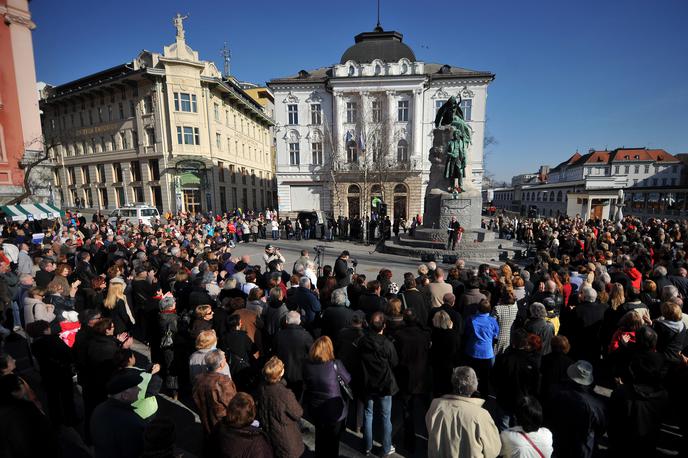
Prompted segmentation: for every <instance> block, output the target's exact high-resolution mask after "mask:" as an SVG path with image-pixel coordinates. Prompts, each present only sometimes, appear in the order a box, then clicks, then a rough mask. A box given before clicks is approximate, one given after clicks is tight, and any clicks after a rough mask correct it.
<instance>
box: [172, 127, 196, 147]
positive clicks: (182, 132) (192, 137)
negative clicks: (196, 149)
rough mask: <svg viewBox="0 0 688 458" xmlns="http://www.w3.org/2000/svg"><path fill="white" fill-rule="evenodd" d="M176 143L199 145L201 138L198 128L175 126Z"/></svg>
mask: <svg viewBox="0 0 688 458" xmlns="http://www.w3.org/2000/svg"><path fill="white" fill-rule="evenodd" d="M177 143H179V144H180V145H181V144H182V143H183V144H185V145H200V144H201V136H200V133H199V130H198V127H188V126H177Z"/></svg>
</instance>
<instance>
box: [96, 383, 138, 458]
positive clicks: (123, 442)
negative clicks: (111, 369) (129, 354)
mask: <svg viewBox="0 0 688 458" xmlns="http://www.w3.org/2000/svg"><path fill="white" fill-rule="evenodd" d="M142 380H143V379H142V377H141V375H139V374H137V373H134V372H123V373H120V374H116V375H115V376H114V377H113V378H112V379H111V380H110V381H109V382H108V384H107V391H108V399H107V400H106V401H105V402H103V403H101V404H100V405H99V406H98V407H96V409H95V410H94V411H93V416H92V417H91V436H92V438H93V446H94V449H95V456H96V457H98V458H110V457H112V458H129V457H131V458H135V457H139V456H141V453H143V432H144V430H145V429H146V422H145V421H144V420H143V418H141V417H140V416H139V415H138V414H137V413H136V412H135V411H134V408H133V407H132V403H133V402H134V401H136V400H137V399H138V394H139V386H138V385H139V383H141V382H142Z"/></svg>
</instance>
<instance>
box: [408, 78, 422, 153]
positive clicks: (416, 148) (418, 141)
mask: <svg viewBox="0 0 688 458" xmlns="http://www.w3.org/2000/svg"><path fill="white" fill-rule="evenodd" d="M411 123H412V124H411V125H412V128H411V135H412V137H411V141H412V142H413V149H412V150H411V154H410V155H409V160H413V159H416V158H419V157H422V152H421V149H423V143H422V141H423V90H422V89H415V90H414V91H413V119H411Z"/></svg>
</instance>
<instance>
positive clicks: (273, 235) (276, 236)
mask: <svg viewBox="0 0 688 458" xmlns="http://www.w3.org/2000/svg"><path fill="white" fill-rule="evenodd" d="M278 237H279V231H275V230H273V231H272V240H277V238H278Z"/></svg>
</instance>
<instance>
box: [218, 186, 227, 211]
mask: <svg viewBox="0 0 688 458" xmlns="http://www.w3.org/2000/svg"><path fill="white" fill-rule="evenodd" d="M220 211H221V212H226V211H227V188H225V187H224V186H220Z"/></svg>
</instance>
